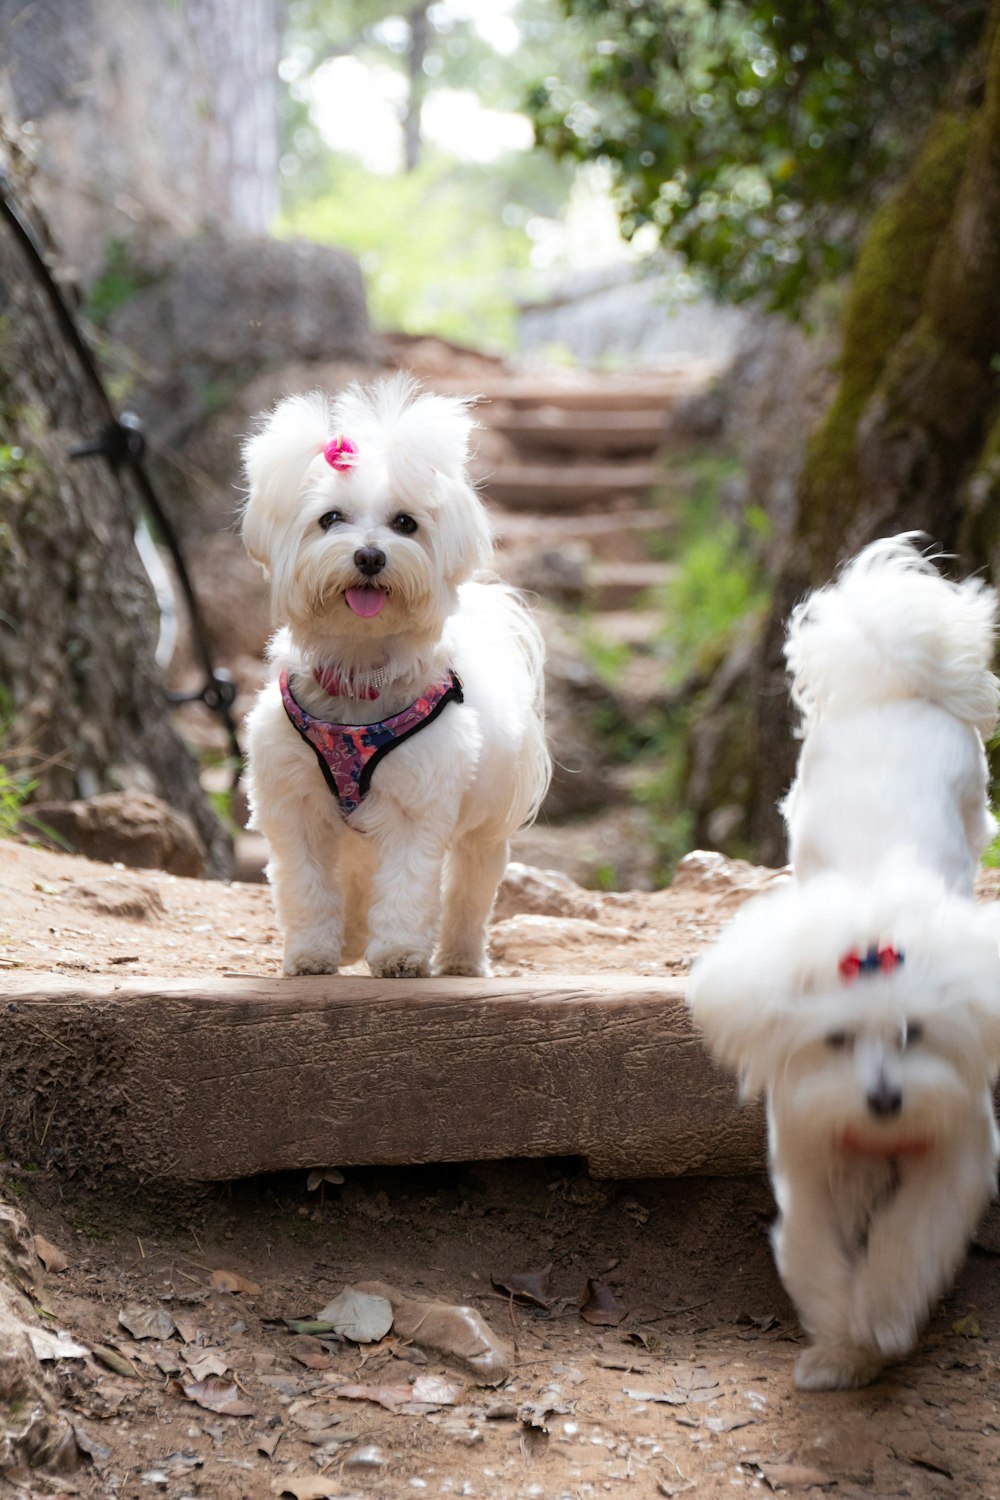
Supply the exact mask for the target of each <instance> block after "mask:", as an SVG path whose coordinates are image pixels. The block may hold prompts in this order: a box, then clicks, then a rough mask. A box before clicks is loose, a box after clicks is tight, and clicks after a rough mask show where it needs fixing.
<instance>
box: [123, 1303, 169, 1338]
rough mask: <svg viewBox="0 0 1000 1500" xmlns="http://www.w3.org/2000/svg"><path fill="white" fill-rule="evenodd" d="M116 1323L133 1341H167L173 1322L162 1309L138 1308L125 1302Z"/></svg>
mask: <svg viewBox="0 0 1000 1500" xmlns="http://www.w3.org/2000/svg"><path fill="white" fill-rule="evenodd" d="M118 1321H119V1323H120V1324H121V1325H122V1327H123V1328H127V1329H128V1331H129V1333H130V1334H131V1335H132V1337H133V1338H134V1339H168V1338H170V1336H171V1335H172V1334H173V1331H174V1320H173V1318H172V1317H171V1316H170V1314H169V1313H168V1312H167V1310H166V1308H164V1307H140V1306H139V1304H138V1303H137V1302H127V1303H126V1304H125V1306H124V1307H123V1308H121V1309H120V1310H119V1313H118Z"/></svg>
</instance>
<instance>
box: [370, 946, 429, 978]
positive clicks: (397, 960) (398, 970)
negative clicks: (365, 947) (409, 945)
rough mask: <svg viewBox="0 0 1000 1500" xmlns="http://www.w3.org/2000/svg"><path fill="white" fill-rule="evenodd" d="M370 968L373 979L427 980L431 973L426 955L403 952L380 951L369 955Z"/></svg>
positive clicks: (408, 951) (405, 950)
mask: <svg viewBox="0 0 1000 1500" xmlns="http://www.w3.org/2000/svg"><path fill="white" fill-rule="evenodd" d="M367 957H368V967H369V969H370V970H371V973H372V978H373V979H426V978H427V977H428V975H429V974H430V972H431V964H430V958H429V956H428V955H427V954H426V953H413V952H412V951H410V950H409V949H405V948H404V949H403V950H402V951H399V950H395V951H384V950H383V951H379V952H371V951H369V953H368V955H367Z"/></svg>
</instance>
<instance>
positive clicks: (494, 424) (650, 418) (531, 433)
mask: <svg viewBox="0 0 1000 1500" xmlns="http://www.w3.org/2000/svg"><path fill="white" fill-rule="evenodd" d="M482 417H483V420H484V421H485V422H486V425H487V426H489V427H491V428H492V429H493V431H494V432H500V433H502V434H503V436H504V437H506V438H509V439H510V441H511V442H512V443H514V444H515V446H516V447H517V448H518V449H519V450H521V451H525V450H527V451H528V452H529V453H538V452H541V453H568V454H581V453H594V454H616V453H633V454H634V453H645V454H649V453H655V452H656V451H657V450H658V449H659V448H661V447H662V446H663V444H664V442H665V440H666V436H667V422H668V414H667V412H666V411H661V410H659V409H657V410H655V411H578V410H567V409H565V408H561V407H558V406H539V407H530V408H525V409H523V410H522V409H518V408H509V409H507V410H506V411H505V410H502V409H498V410H496V411H485V412H483V413H482Z"/></svg>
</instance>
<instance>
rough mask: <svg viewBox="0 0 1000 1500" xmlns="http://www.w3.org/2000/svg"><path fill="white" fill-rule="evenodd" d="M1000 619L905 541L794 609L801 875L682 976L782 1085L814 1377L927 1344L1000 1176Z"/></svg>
mask: <svg viewBox="0 0 1000 1500" xmlns="http://www.w3.org/2000/svg"><path fill="white" fill-rule="evenodd" d="M995 621H996V597H995V595H994V594H993V592H992V590H990V589H988V588H987V587H986V586H985V585H983V584H982V583H980V582H978V581H975V580H967V581H966V582H964V583H961V584H954V583H950V582H948V581H947V580H946V579H944V578H943V577H942V576H941V575H940V574H939V573H938V571H937V569H936V568H935V567H934V565H933V563H931V562H930V560H929V559H928V558H926V557H925V556H923V555H922V554H921V553H920V552H919V551H918V549H917V547H916V545H915V541H914V538H913V537H912V536H910V535H907V536H902V537H895V538H891V539H889V540H887V541H884V542H878V543H875V544H874V545H873V546H872V547H870V548H868V549H866V550H865V551H864V552H863V553H862V554H861V555H860V556H859V557H858V558H856V559H855V560H854V561H853V562H852V563H851V564H850V565H849V566H848V567H847V568H845V569H844V570H843V572H842V573H841V575H840V577H839V578H838V580H837V581H836V582H835V583H834V584H833V585H831V586H830V587H828V588H826V589H822V590H819V591H818V592H816V593H814V594H813V595H811V596H810V597H809V598H808V599H807V600H806V601H805V602H804V603H803V604H802V605H800V606H799V608H798V609H797V610H796V611H795V613H794V615H793V617H792V621H791V625H790V629H789V635H788V642H787V652H786V654H787V659H788V662H789V666H790V669H791V671H792V674H793V687H792V692H793V697H794V699H795V701H796V703H797V704H798V706H799V708H800V710H801V712H802V716H803V734H804V744H803V748H802V753H801V756H800V760H799V767H798V771H797V775H796V778H795V782H794V785H793V787H792V790H791V792H790V794H789V796H788V798H787V799H786V802H785V808H784V810H785V815H786V819H787V822H788V831H789V841H790V848H791V853H792V862H793V866H794V873H795V878H794V881H793V882H790V883H789V884H788V885H787V886H785V887H783V888H781V889H779V890H777V891H775V892H773V893H772V894H769V895H766V896H763V897H761V898H758V899H757V900H756V901H752V902H750V903H748V905H747V906H746V907H745V908H744V909H743V911H742V912H741V913H740V914H739V916H738V917H737V918H736V920H735V921H734V922H733V923H732V924H731V926H730V927H729V928H728V929H727V930H726V931H725V932H724V933H723V934H722V936H721V937H720V939H719V941H718V942H717V943H716V944H715V945H714V947H713V948H711V949H710V950H709V951H708V952H707V953H706V954H705V955H704V956H703V957H702V958H701V959H700V960H699V961H698V963H697V964H696V965H695V968H694V972H693V974H692V978H691V982H690V986H689V992H688V1002H689V1005H690V1007H691V1011H692V1014H693V1016H694V1019H695V1020H696V1022H697V1023H698V1025H699V1026H700V1027H701V1029H702V1031H703V1033H704V1035H705V1038H706V1041H707V1043H708V1045H709V1047H710V1049H711V1050H712V1052H713V1054H714V1055H715V1056H716V1058H717V1059H718V1060H719V1061H720V1062H721V1063H723V1065H725V1066H727V1067H729V1068H731V1069H733V1070H734V1071H735V1072H737V1073H738V1074H739V1075H740V1077H741V1079H742V1082H743V1087H744V1091H745V1092H746V1093H747V1094H757V1093H764V1094H765V1096H766V1099H767V1108H768V1136H769V1154H770V1167H771V1176H772V1182H773V1184H774V1189H775V1196H776V1198H777V1202H778V1207H779V1212H780V1217H779V1219H778V1222H777V1224H776V1225H775V1229H774V1233H773V1239H774V1246H775V1253H776V1258H777V1261H778V1266H779V1270H780V1272H781V1275H782V1278H783V1280H784V1282H785V1285H786V1286H787V1288H788V1290H789V1292H790V1294H791V1296H792V1297H793V1299H794V1301H795V1303H796V1306H797V1308H798V1311H799V1315H800V1318H801V1320H802V1323H803V1326H804V1327H805V1329H806V1331H807V1333H809V1334H810V1336H811V1338H812V1341H813V1342H812V1344H811V1346H810V1348H808V1349H807V1350H806V1351H805V1353H804V1354H803V1356H802V1358H801V1359H800V1361H799V1364H798V1367H797V1370H796V1380H797V1383H798V1384H799V1385H800V1386H801V1387H802V1388H804V1389H826V1388H839V1387H845V1386H854V1385H861V1384H864V1383H866V1382H867V1381H869V1380H871V1379H873V1378H874V1377H875V1375H876V1374H877V1373H878V1371H879V1369H880V1368H881V1366H882V1365H883V1363H884V1362H885V1361H886V1360H887V1359H891V1358H896V1357H899V1356H901V1355H903V1354H905V1353H907V1352H908V1351H909V1350H910V1349H911V1348H912V1347H913V1346H914V1344H915V1342H916V1338H917V1333H918V1329H919V1327H920V1325H921V1323H922V1322H923V1320H924V1319H925V1318H926V1316H927V1314H928V1311H929V1309H930V1307H931V1306H932V1304H933V1302H934V1300H935V1298H936V1297H938V1296H939V1295H940V1293H941V1292H942V1291H943V1290H944V1289H945V1288H946V1287H947V1285H948V1284H949V1282H950V1280H951V1278H952V1277H953V1275H954V1274H955V1271H956V1269H957V1267H958V1265H959V1264H960V1262H961V1259H962V1256H963V1254H964V1251H965V1247H966V1244H967V1243H968V1238H969V1236H970V1234H971V1233H972V1230H973V1228H974V1227H975V1224H976V1221H977V1219H978V1218H979V1216H980V1214H981V1213H982V1210H983V1208H984V1206H985V1204H986V1202H987V1201H988V1198H989V1196H990V1193H991V1192H992V1190H993V1186H994V1182H995V1176H996V1162H997V1133H996V1127H995V1124H994V1120H993V1109H992V1093H991V1089H992V1084H993V1081H994V1080H995V1077H996V1074H997V1070H998V1067H1000V956H998V937H1000V922H998V920H997V917H996V914H995V912H994V911H992V910H990V909H989V908H988V907H981V906H977V905H976V904H975V902H974V901H973V900H972V881H973V876H974V873H975V869H976V866H977V864H978V861H979V857H980V855H981V853H982V850H983V848H984V846H985V844H986V843H987V841H988V840H989V838H990V837H992V835H993V832H994V830H995V823H994V821H993V818H992V816H991V814H990V812H989V809H988V806H987V798H986V788H987V773H986V762H985V754H984V749H983V740H982V736H983V735H984V734H987V733H989V732H990V731H991V730H992V728H993V725H994V724H995V721H996V713H997V681H996V678H995V677H994V676H993V674H992V672H991V670H990V662H991V658H992V652H993V642H994V632H995ZM873 946H874V947H875V948H881V949H886V948H889V947H891V948H892V949H894V950H896V951H898V952H900V953H902V955H903V961H902V964H901V965H900V966H898V967H896V968H894V969H891V970H889V971H887V972H884V973H881V972H880V973H863V974H861V975H860V976H858V977H857V978H856V979H854V980H853V981H850V980H845V979H844V978H843V977H842V976H841V973H840V970H839V965H840V960H841V959H842V958H843V957H844V956H845V955H848V954H851V953H857V954H859V955H862V956H863V955H864V954H865V953H866V952H867V951H868V949H869V948H870V947H873ZM887 1101H888V1102H889V1103H890V1104H891V1105H892V1106H893V1107H892V1108H891V1109H888V1110H887V1109H886V1102H887ZM876 1104H877V1106H878V1112H875V1105H876Z"/></svg>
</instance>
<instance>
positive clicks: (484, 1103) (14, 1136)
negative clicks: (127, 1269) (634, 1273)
mask: <svg viewBox="0 0 1000 1500" xmlns="http://www.w3.org/2000/svg"><path fill="white" fill-rule="evenodd" d="M40 1037H44V1038H45V1039H46V1040H45V1045H44V1046H42V1045H40V1044H39V1038H40ZM81 1080H82V1081H81ZM0 1098H2V1099H3V1103H4V1122H5V1124H4V1145H5V1150H6V1151H7V1152H8V1153H10V1154H11V1155H13V1156H15V1157H16V1158H17V1159H18V1160H19V1161H20V1162H21V1163H22V1164H23V1165H26V1164H28V1163H30V1162H34V1161H36V1160H38V1158H39V1155H40V1148H39V1143H38V1122H39V1121H40V1120H44V1121H45V1122H46V1130H45V1138H46V1142H47V1144H46V1148H45V1152H44V1158H45V1160H46V1161H47V1163H48V1164H49V1165H50V1166H54V1167H55V1168H56V1169H57V1170H59V1169H60V1168H62V1169H64V1170H67V1171H68V1170H73V1169H79V1168H80V1167H81V1166H82V1165H85V1167H86V1172H87V1176H88V1179H93V1178H97V1177H101V1176H105V1177H107V1178H110V1179H111V1180H115V1179H117V1180H118V1181H119V1182H120V1183H122V1182H123V1179H124V1180H125V1181H131V1182H133V1183H145V1182H150V1181H152V1180H154V1179H155V1180H156V1181H162V1180H170V1181H175V1182H176V1181H183V1182H194V1181H198V1182H211V1181H220V1180H226V1179H231V1178H238V1177H249V1176H252V1175H256V1174H258V1173H264V1172H281V1171H301V1170H302V1169H305V1168H310V1167H318V1166H338V1167H347V1166H371V1165H390V1164H402V1163H406V1164H412V1163H419V1162H457V1161H477V1160H499V1159H503V1158H510V1157H526V1156H527V1157H539V1156H581V1157H584V1158H585V1159H586V1160H587V1162H588V1164H589V1167H590V1170H591V1172H592V1173H593V1174H594V1175H595V1176H597V1177H654V1176H664V1175H667V1176H672V1175H677V1174H681V1173H692V1172H701V1173H710V1174H711V1173H716V1174H718V1173H739V1172H745V1171H758V1170H760V1168H761V1167H762V1165H763V1161H764V1139H763V1122H762V1115H761V1112H760V1110H759V1109H755V1108H750V1109H748V1108H746V1107H741V1106H740V1104H739V1103H738V1101H737V1097H736V1090H735V1089H734V1087H733V1085H732V1082H731V1080H730V1079H728V1078H727V1077H725V1076H724V1075H723V1074H722V1073H720V1072H719V1071H718V1070H717V1069H716V1068H715V1067H714V1066H713V1065H712V1064H711V1062H710V1061H709V1058H708V1055H707V1053H706V1052H705V1051H704V1049H703V1048H702V1046H701V1044H700V1042H699V1041H698V1039H697V1037H696V1035H695V1033H694V1031H693V1029H692V1027H691V1024H690V1022H689V1020H688V1016H687V1011H686V1008H685V1005H684V1000H683V995H682V992H681V989H680V987H679V986H678V985H677V982H676V981H671V980H670V979H669V978H667V977H665V978H664V979H663V980H648V979H642V978H639V977H635V976H632V977H619V976H617V975H601V976H599V977H594V978H586V979H583V978H581V977H580V976H579V975H576V976H572V977H563V978H561V977H559V976H554V975H550V974H546V975H532V976H527V977H525V978H523V979H497V980H475V979H422V980H405V979H397V980H375V979H362V978H352V977H349V976H347V975H336V976H316V977H311V978H304V979H259V978H254V977H251V976H246V975H243V976H238V977H231V978H206V979H202V980H194V981H192V980H190V979H185V980H177V979H154V978H150V979H141V980H140V979H135V980H132V981H128V982H123V980H122V979H121V977H119V978H117V979H115V978H110V977H103V978H99V977H97V976H81V977H79V978H72V979H70V978H64V977H62V976H59V975H50V974H30V975H29V974H25V975H23V976H17V975H2V976H0Z"/></svg>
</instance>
